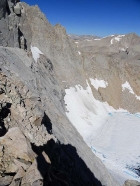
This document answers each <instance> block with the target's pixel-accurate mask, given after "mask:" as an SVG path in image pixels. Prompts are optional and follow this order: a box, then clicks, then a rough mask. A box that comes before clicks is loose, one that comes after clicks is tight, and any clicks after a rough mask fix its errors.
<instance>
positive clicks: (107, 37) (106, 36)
mask: <svg viewBox="0 0 140 186" xmlns="http://www.w3.org/2000/svg"><path fill="white" fill-rule="evenodd" d="M113 36H115V35H110V36H106V37H103V38H102V39H105V38H108V37H113Z"/></svg>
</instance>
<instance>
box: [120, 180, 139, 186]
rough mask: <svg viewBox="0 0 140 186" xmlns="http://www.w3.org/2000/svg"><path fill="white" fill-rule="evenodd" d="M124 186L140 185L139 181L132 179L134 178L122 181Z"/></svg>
mask: <svg viewBox="0 0 140 186" xmlns="http://www.w3.org/2000/svg"><path fill="white" fill-rule="evenodd" d="M124 186H140V183H139V182H138V181H134V180H127V181H126V182H125V183H124Z"/></svg>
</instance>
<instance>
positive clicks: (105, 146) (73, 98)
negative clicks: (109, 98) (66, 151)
mask: <svg viewBox="0 0 140 186" xmlns="http://www.w3.org/2000/svg"><path fill="white" fill-rule="evenodd" d="M102 81H103V82H104V80H102ZM97 82H99V81H97ZM100 83H101V82H100ZM104 85H106V84H104ZM123 87H124V88H126V87H127V88H129V89H130V86H129V85H128V83H127V84H125V85H124V86H123ZM96 88H97V87H96ZM65 92H66V95H65V97H64V101H65V104H66V108H67V111H68V112H66V115H67V117H68V119H69V120H70V122H71V123H72V124H73V125H74V126H75V128H76V129H77V131H78V132H79V133H80V134H81V136H82V137H83V139H84V140H85V142H86V143H87V144H88V146H89V147H90V148H91V149H92V151H93V152H94V153H95V154H96V155H97V156H98V157H99V158H100V159H101V160H102V162H103V163H104V164H105V165H106V167H107V168H108V169H109V171H110V172H111V173H112V174H114V175H115V174H116V175H117V177H118V178H119V179H118V180H119V182H121V184H122V183H123V182H124V181H125V180H126V179H134V178H135V179H137V180H138V181H140V178H139V176H138V175H137V174H136V173H135V172H134V171H132V170H129V169H128V168H127V166H130V167H131V166H138V165H139V164H140V163H139V162H140V156H139V154H140V148H139V147H140V135H139V131H140V114H139V113H137V114H135V115H134V114H130V113H128V112H127V111H126V110H123V109H118V110H115V109H114V108H113V107H111V106H109V104H108V103H106V102H100V101H99V100H96V99H95V98H94V96H93V94H92V90H91V88H90V86H89V84H88V81H87V87H86V88H85V89H84V88H83V87H82V86H80V85H76V86H75V87H70V88H69V89H66V90H65ZM131 92H132V90H131ZM116 175H115V176H116Z"/></svg>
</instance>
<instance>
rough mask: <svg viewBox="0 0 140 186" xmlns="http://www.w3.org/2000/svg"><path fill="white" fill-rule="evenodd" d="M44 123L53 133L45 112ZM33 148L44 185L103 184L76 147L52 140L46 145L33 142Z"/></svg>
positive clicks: (84, 185)
mask: <svg viewBox="0 0 140 186" xmlns="http://www.w3.org/2000/svg"><path fill="white" fill-rule="evenodd" d="M42 123H43V124H44V123H45V126H46V128H47V130H48V131H49V132H51V133H52V124H51V121H50V119H49V118H48V116H47V115H46V114H45V115H44V118H43V121H42ZM32 149H33V150H34V152H35V153H36V154H37V155H38V157H37V166H38V170H39V171H40V173H41V175H42V177H43V178H44V180H43V185H44V186H86V185H87V186H101V185H102V184H101V182H100V181H99V180H97V179H96V178H95V176H94V175H93V173H92V172H91V171H90V170H89V168H88V167H87V166H86V164H85V163H84V161H83V160H82V159H81V158H80V157H79V155H78V154H77V151H76V148H75V147H73V146H71V145H69V144H68V145H64V144H61V143H60V142H57V143H56V142H55V141H54V140H52V139H51V140H50V141H49V142H48V143H47V144H45V145H44V146H40V147H37V146H35V145H34V144H32ZM43 151H44V152H45V153H46V154H47V155H48V157H49V159H50V161H51V164H49V163H47V162H46V160H45V158H44V156H43V155H42V152H43Z"/></svg>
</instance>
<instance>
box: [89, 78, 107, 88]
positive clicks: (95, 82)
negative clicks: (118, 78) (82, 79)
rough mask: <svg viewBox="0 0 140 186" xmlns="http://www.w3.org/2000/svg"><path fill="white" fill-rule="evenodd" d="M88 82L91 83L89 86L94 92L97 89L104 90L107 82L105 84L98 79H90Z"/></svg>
mask: <svg viewBox="0 0 140 186" xmlns="http://www.w3.org/2000/svg"><path fill="white" fill-rule="evenodd" d="M90 82H91V84H92V85H93V86H94V88H95V89H96V90H98V89H99V87H101V88H106V87H107V86H108V82H106V81H104V80H98V79H92V78H90Z"/></svg>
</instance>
